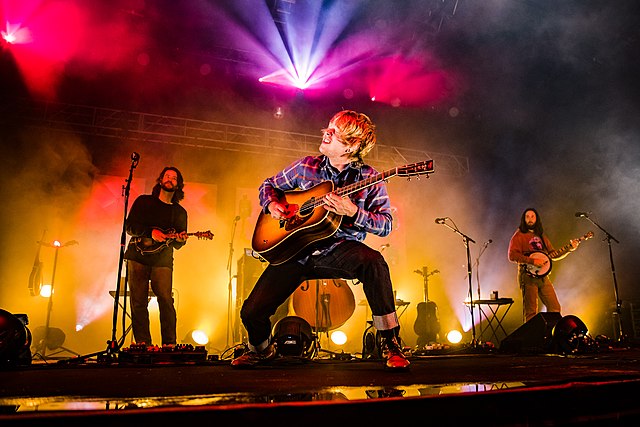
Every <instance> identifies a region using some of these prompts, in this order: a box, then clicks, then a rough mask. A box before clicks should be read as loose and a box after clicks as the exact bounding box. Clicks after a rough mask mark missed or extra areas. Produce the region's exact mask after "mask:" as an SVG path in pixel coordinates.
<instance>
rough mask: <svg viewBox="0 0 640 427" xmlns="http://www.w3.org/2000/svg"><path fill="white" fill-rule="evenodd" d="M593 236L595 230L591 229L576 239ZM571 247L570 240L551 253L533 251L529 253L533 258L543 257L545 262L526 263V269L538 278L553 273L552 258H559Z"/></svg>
mask: <svg viewBox="0 0 640 427" xmlns="http://www.w3.org/2000/svg"><path fill="white" fill-rule="evenodd" d="M592 237H593V231H589V232H588V233H587V234H585V235H584V236H582V237H580V238H578V239H574V240H578V242H582V241H583V240H588V239H590V238H592ZM571 248H572V246H571V243H570V242H569V243H567V244H566V245H564V246H563V247H561V248H560V249H556V250H555V251H553V252H551V253H549V254H546V253H544V252H542V251H534V252H531V253H530V254H529V256H530V257H531V258H535V259H541V260H543V261H544V263H543V264H542V265H541V266H540V267H538V266H535V265H533V264H525V267H524V268H525V271H526V272H527V274H528V275H530V276H532V277H538V278H540V277H544V276H546V275H547V274H549V273H551V267H552V266H553V261H552V258H558V257H559V256H562V255H563V254H565V253H566V252H567V251H568V250H570V249H571Z"/></svg>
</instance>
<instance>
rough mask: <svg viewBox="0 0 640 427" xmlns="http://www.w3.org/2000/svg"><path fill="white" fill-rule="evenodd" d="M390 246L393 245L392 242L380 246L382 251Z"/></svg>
mask: <svg viewBox="0 0 640 427" xmlns="http://www.w3.org/2000/svg"><path fill="white" fill-rule="evenodd" d="M389 246H391V244H390V243H385V244H384V245H381V246H380V249H379V250H380V252H382V251H384V250H385V249H387V248H388V247H389Z"/></svg>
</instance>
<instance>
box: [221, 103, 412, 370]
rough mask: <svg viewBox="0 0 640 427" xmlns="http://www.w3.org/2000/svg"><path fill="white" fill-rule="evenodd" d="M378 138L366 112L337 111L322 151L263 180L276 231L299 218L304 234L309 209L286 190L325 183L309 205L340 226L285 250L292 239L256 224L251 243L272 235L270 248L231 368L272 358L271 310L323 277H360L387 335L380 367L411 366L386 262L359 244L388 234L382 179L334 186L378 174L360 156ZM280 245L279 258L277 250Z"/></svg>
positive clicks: (246, 306)
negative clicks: (345, 191)
mask: <svg viewBox="0 0 640 427" xmlns="http://www.w3.org/2000/svg"><path fill="white" fill-rule="evenodd" d="M375 143H376V135H375V126H374V124H373V123H372V122H371V119H369V117H367V116H366V115H365V114H362V113H357V112H355V111H340V112H339V113H337V114H335V115H334V116H333V118H331V120H330V121H329V124H328V126H327V128H326V129H323V130H322V142H321V144H320V148H319V150H320V153H321V155H318V156H307V157H304V158H302V159H300V160H297V161H295V162H293V163H292V164H290V165H289V166H287V167H286V168H285V169H284V170H282V171H281V172H278V173H277V174H276V175H274V176H273V177H271V178H267V179H266V180H265V181H264V182H263V183H262V185H261V186H260V191H259V198H260V204H261V206H262V209H263V212H262V214H266V220H267V221H271V222H272V223H271V224H269V226H271V225H272V226H273V227H271V228H272V229H273V230H274V231H278V230H285V229H287V227H289V226H296V224H300V230H301V231H302V232H304V231H305V229H308V228H309V227H308V225H309V223H310V222H311V221H309V219H310V217H311V216H313V214H305V212H304V211H305V206H304V205H301V206H300V209H298V206H295V205H294V204H293V202H292V200H293V197H288V196H289V195H291V196H292V194H291V193H289V195H288V194H287V192H294V193H295V192H296V191H298V192H300V191H308V190H310V189H312V188H314V187H316V186H318V185H324V184H327V183H328V184H329V187H328V188H329V190H328V191H327V192H326V193H324V194H323V195H321V196H319V197H317V198H316V197H314V198H312V201H313V203H312V204H315V203H318V205H319V206H318V209H317V211H316V212H318V215H321V216H325V217H326V216H327V215H329V216H334V217H335V218H336V219H335V221H336V223H337V224H336V225H339V227H337V229H336V230H335V232H333V233H329V236H324V237H321V238H319V239H318V240H315V241H314V240H313V238H311V239H309V240H306V241H303V242H302V244H300V248H299V250H295V251H292V252H291V251H290V250H289V248H290V246H291V243H292V241H294V240H293V239H290V240H289V241H287V240H283V241H278V239H277V238H275V234H276V233H275V232H273V233H269V232H267V233H264V235H262V236H260V231H261V230H260V229H259V227H257V228H256V232H258V233H257V234H258V237H256V235H255V234H254V242H253V246H254V249H256V246H263V244H264V246H269V245H271V242H272V241H276V242H275V243H274V244H273V246H275V248H274V249H275V251H271V252H269V251H265V258H266V259H267V260H269V261H270V264H269V266H267V268H266V269H265V270H264V272H263V273H262V275H261V276H260V278H259V279H258V281H257V282H256V284H255V286H254V288H253V290H252V291H251V293H250V294H249V296H248V297H247V299H246V300H245V301H244V303H243V305H242V309H241V311H240V317H241V319H242V323H243V324H244V326H245V328H246V330H247V334H248V341H249V342H248V351H247V352H245V353H244V354H242V355H240V356H238V357H236V358H235V359H234V360H233V361H232V362H231V365H232V366H233V367H236V368H244V367H252V366H255V365H257V364H260V363H265V362H267V361H269V360H271V359H273V358H274V357H275V356H276V355H277V349H276V348H275V347H274V343H272V342H270V338H271V332H272V330H271V329H272V327H271V323H270V319H269V318H270V316H272V315H273V314H274V313H275V312H276V309H277V308H278V307H279V306H280V304H282V303H283V302H284V301H285V300H286V299H287V298H288V297H289V296H290V295H291V294H293V293H294V291H295V290H296V288H297V287H298V286H300V284H301V283H302V282H303V281H305V280H312V279H324V278H326V279H357V280H358V281H360V282H361V283H362V285H363V289H364V293H365V295H366V297H367V301H368V302H369V306H370V307H371V312H372V314H373V326H374V327H375V328H376V329H377V330H378V331H379V332H380V334H381V336H382V339H383V341H384V354H385V366H386V367H388V368H391V369H404V368H407V367H408V366H409V361H408V360H407V358H406V357H405V355H404V354H403V352H402V349H401V348H400V345H399V341H398V332H399V330H400V325H399V323H398V316H397V314H396V308H395V298H394V293H393V287H392V284H391V278H390V274H389V267H388V265H387V263H386V262H385V260H384V258H383V256H382V254H380V252H379V251H377V250H375V249H373V248H371V247H369V246H368V245H366V244H364V243H363V240H364V238H365V237H366V235H367V233H372V234H375V235H377V236H387V235H388V234H389V233H390V232H391V224H392V215H391V205H390V202H389V195H388V193H387V187H386V182H384V180H381V181H380V182H378V183H377V184H375V185H367V186H362V187H358V191H354V192H353V193H352V194H351V195H350V196H348V197H343V196H341V195H340V194H338V190H333V186H332V185H335V187H338V188H342V187H345V186H348V185H350V184H354V183H355V182H357V181H359V180H365V181H366V180H367V179H369V178H372V177H375V176H376V175H377V172H376V170H374V168H372V167H371V166H368V165H366V164H365V163H364V162H363V160H362V159H363V157H364V156H365V155H366V154H367V153H369V151H371V149H372V148H373V146H374V145H375ZM331 183H332V184H331ZM305 221H307V222H305ZM265 228H266V229H267V230H268V229H269V228H270V227H265ZM314 233H315V232H314ZM272 234H273V236H272ZM293 237H294V238H295V237H296V236H293ZM280 249H281V250H282V252H284V255H283V256H277V254H275V252H277V251H278V250H280ZM258 252H259V251H258ZM267 254H269V255H267ZM272 255H273V258H271V256H272ZM269 258H271V259H272V260H273V261H271V260H270V259H269Z"/></svg>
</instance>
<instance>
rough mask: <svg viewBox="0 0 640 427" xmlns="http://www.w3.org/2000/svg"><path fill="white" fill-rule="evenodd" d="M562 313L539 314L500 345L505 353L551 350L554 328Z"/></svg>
mask: <svg viewBox="0 0 640 427" xmlns="http://www.w3.org/2000/svg"><path fill="white" fill-rule="evenodd" d="M560 319H562V315H561V314H560V313H538V314H536V315H535V316H534V317H532V318H531V320H529V321H528V322H526V323H525V324H524V325H522V326H520V327H519V328H518V329H516V330H515V331H514V332H513V333H511V335H509V336H508V337H506V338H505V339H504V340H502V342H501V343H500V351H501V352H503V353H545V352H549V351H550V350H551V346H552V343H551V340H552V338H553V327H554V326H555V325H556V323H558V321H560Z"/></svg>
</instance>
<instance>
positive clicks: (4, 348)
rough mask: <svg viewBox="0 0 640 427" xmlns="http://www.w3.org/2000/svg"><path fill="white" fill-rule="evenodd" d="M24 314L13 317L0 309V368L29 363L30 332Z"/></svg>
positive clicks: (27, 319)
mask: <svg viewBox="0 0 640 427" xmlns="http://www.w3.org/2000/svg"><path fill="white" fill-rule="evenodd" d="M28 324H29V318H28V317H27V315H26V314H16V315H13V314H11V313H9V312H8V311H6V310H2V309H0V366H15V365H28V364H30V363H31V351H30V350H29V348H30V347H31V332H30V331H29V328H27V325H28Z"/></svg>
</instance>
